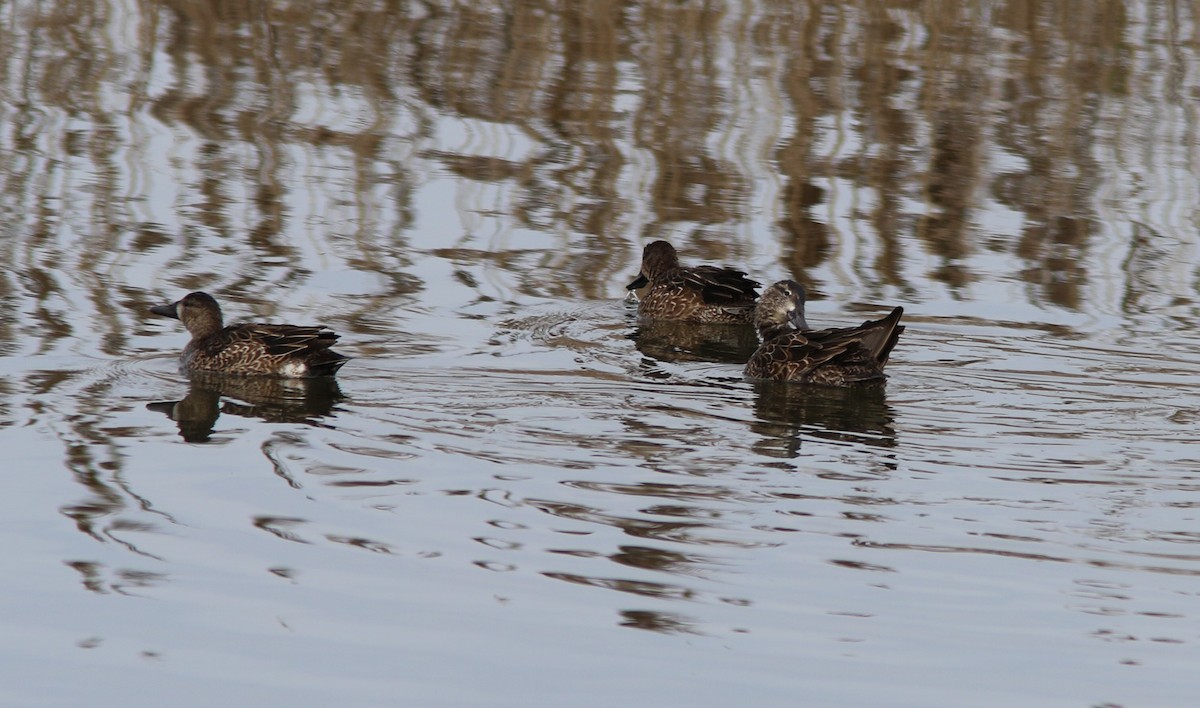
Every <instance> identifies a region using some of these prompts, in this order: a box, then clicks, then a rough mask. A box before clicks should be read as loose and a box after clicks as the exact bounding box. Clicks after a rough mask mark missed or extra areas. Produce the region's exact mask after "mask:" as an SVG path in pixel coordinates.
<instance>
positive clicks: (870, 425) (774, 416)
mask: <svg viewBox="0 0 1200 708" xmlns="http://www.w3.org/2000/svg"><path fill="white" fill-rule="evenodd" d="M754 393H755V399H754V413H755V417H756V418H757V421H756V422H755V423H753V424H752V425H751V428H752V429H753V430H754V432H756V433H758V434H759V435H760V436H762V437H761V439H760V440H758V441H757V442H756V443H755V444H754V448H755V449H756V450H757V451H758V452H761V453H763V454H764V455H769V456H771V457H785V458H791V457H796V456H798V455H799V454H800V444H801V436H808V437H812V438H820V439H824V440H831V441H835V442H850V443H856V444H866V445H871V446H874V447H883V448H891V447H895V446H896V431H895V430H894V429H893V428H892V419H893V416H892V410H891V407H889V406H888V404H887V398H886V391H885V387H884V385H883V384H882V383H879V384H877V385H873V386H860V387H856V388H855V387H851V388H847V387H839V386H812V385H804V384H796V383H790V382H784V381H758V382H755V384H754Z"/></svg>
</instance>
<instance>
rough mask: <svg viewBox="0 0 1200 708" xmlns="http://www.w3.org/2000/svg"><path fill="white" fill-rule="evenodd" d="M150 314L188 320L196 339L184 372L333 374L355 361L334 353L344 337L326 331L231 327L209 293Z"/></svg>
mask: <svg viewBox="0 0 1200 708" xmlns="http://www.w3.org/2000/svg"><path fill="white" fill-rule="evenodd" d="M150 311H151V312H153V313H154V314H156V315H162V316H163V317H171V318H174V319H177V320H179V321H180V322H183V326H184V327H186V328H187V330H188V332H189V333H191V335H192V341H190V342H188V344H187V346H186V347H184V349H183V354H182V355H181V356H180V363H181V365H182V367H183V368H184V369H187V370H198V371H215V372H219V373H225V374H252V375H260V376H284V377H288V378H300V377H304V376H333V375H334V374H336V373H337V370H338V369H339V368H341V366H342V365H343V364H345V363H346V362H347V361H349V357H346V356H343V355H341V354H338V353H337V352H335V351H333V350H332V349H330V347H331V346H333V343H334V342H336V341H337V339H338V335H336V334H334V333H333V332H331V331H329V330H328V329H325V328H324V327H298V326H296V325H286V324H259V323H250V324H236V325H229V326H225V324H224V322H223V321H222V319H221V306H220V305H218V304H217V301H216V300H215V299H213V297H212V296H211V295H209V294H208V293H202V292H194V293H188V294H187V295H185V296H184V297H183V299H181V300H178V301H177V302H173V303H171V304H169V305H158V306H155V307H151V308H150Z"/></svg>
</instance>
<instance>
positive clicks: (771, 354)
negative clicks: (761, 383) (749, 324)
mask: <svg viewBox="0 0 1200 708" xmlns="http://www.w3.org/2000/svg"><path fill="white" fill-rule="evenodd" d="M903 315H904V308H901V307H897V308H896V309H894V310H892V313H891V314H890V315H888V316H887V317H884V318H883V319H879V320H870V321H867V322H864V323H862V324H861V325H859V326H857V327H842V328H831V329H819V330H810V329H808V324H807V322H805V319H804V288H803V287H801V286H800V284H799V283H797V282H796V281H794V280H781V281H780V282H778V283H775V284H774V285H772V286H771V287H769V288H767V289H766V291H764V292H763V295H762V298H761V299H760V300H759V301H758V307H757V308H756V309H755V316H754V324H755V326H756V327H757V328H758V331H759V334H760V335H761V336H762V340H763V341H762V344H761V345H760V346H759V348H758V351H756V352H754V355H753V356H751V357H750V361H749V362H747V363H746V376H747V377H749V378H752V379H774V380H777V381H800V382H804V383H816V384H827V385H831V386H852V385H857V384H866V383H872V382H882V381H883V380H884V378H885V376H884V373H883V367H884V366H885V365H886V364H887V361H888V356H889V355H890V354H891V352H892V348H893V347H895V346H896V342H897V340H899V338H900V334H901V333H902V332H903V331H904V327H903V326H901V325H900V318H901V316H903Z"/></svg>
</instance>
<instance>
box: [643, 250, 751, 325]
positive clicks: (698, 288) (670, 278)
mask: <svg viewBox="0 0 1200 708" xmlns="http://www.w3.org/2000/svg"><path fill="white" fill-rule="evenodd" d="M758 285H759V284H758V283H756V282H754V281H753V280H750V279H749V278H747V277H746V274H745V273H744V272H742V271H740V270H736V269H733V268H722V267H718V266H708V265H703V266H695V267H691V268H689V267H684V266H681V265H680V264H679V254H678V253H676V251H675V247H674V246H672V245H671V244H669V243H667V242H666V241H655V242H653V243H651V244H648V245H647V246H646V248H645V250H644V251H643V252H642V270H641V272H640V273H638V277H637V278H636V279H635V280H634V281H633V282H632V283H630V284H629V285H628V286H626V289H627V290H642V289H644V292H642V293H641V297H640V302H639V303H638V316H639V317H642V318H644V319H648V320H677V321H683V322H725V323H746V324H748V323H750V322H752V321H753V319H754V301H755V300H756V299H757V298H758V291H757V288H758Z"/></svg>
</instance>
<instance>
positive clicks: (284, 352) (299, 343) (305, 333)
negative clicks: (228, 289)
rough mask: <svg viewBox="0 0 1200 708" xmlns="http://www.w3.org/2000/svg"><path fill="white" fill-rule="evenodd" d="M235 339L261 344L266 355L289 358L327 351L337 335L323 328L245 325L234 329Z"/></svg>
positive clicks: (336, 338) (335, 340)
mask: <svg viewBox="0 0 1200 708" xmlns="http://www.w3.org/2000/svg"><path fill="white" fill-rule="evenodd" d="M236 339H238V340H242V341H246V342H252V341H258V342H261V343H262V345H263V346H264V347H265V349H266V352H267V354H269V355H271V356H279V357H289V356H297V355H300V354H305V353H311V352H316V351H321V350H324V349H328V348H330V347H332V346H333V345H334V343H335V342H337V340H338V335H337V334H335V333H333V332H331V331H329V330H327V329H325V328H324V327H304V326H300V325H285V324H247V325H241V326H240V327H237V329H236Z"/></svg>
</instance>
